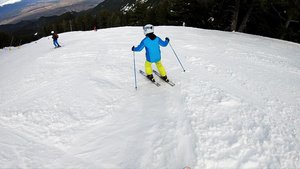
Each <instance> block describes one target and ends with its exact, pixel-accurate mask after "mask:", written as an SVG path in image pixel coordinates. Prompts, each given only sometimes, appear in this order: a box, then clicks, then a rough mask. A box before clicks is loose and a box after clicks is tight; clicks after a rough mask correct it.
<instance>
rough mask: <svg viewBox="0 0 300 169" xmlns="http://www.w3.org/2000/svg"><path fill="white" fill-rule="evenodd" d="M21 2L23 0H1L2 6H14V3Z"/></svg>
mask: <svg viewBox="0 0 300 169" xmlns="http://www.w3.org/2000/svg"><path fill="white" fill-rule="evenodd" d="M20 1H22V0H0V6H4V5H8V4H14V3H16V2H20Z"/></svg>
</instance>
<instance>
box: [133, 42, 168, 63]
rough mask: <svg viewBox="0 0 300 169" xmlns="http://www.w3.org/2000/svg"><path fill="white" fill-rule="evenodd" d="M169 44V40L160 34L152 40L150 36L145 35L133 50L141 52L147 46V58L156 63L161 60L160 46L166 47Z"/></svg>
mask: <svg viewBox="0 0 300 169" xmlns="http://www.w3.org/2000/svg"><path fill="white" fill-rule="evenodd" d="M168 44H169V41H168V40H166V41H163V40H161V39H160V38H159V37H158V36H156V37H155V39H153V40H151V39H150V37H148V36H147V37H145V38H144V39H143V40H142V41H141V43H140V44H139V46H137V47H135V48H133V51H136V52H139V51H141V50H143V49H144V47H146V60H147V61H148V62H151V63H155V62H158V61H160V60H161V55H160V47H159V46H162V47H165V46H167V45H168Z"/></svg>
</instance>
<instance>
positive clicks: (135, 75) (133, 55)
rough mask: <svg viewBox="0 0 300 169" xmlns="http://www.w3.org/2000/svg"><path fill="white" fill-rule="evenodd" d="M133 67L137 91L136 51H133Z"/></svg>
mask: <svg viewBox="0 0 300 169" xmlns="http://www.w3.org/2000/svg"><path fill="white" fill-rule="evenodd" d="M133 67H134V81H135V90H137V83H136V69H135V53H134V51H133Z"/></svg>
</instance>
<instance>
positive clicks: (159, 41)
mask: <svg viewBox="0 0 300 169" xmlns="http://www.w3.org/2000/svg"><path fill="white" fill-rule="evenodd" d="M158 39H159V40H158V44H159V45H160V46H162V47H166V46H167V45H168V44H169V41H167V40H166V41H163V40H161V39H160V38H159V37H158Z"/></svg>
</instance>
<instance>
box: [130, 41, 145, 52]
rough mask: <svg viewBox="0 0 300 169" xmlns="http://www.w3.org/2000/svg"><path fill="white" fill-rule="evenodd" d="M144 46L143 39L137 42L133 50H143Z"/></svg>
mask: <svg viewBox="0 0 300 169" xmlns="http://www.w3.org/2000/svg"><path fill="white" fill-rule="evenodd" d="M144 47H145V44H144V41H142V42H141V43H140V44H139V46H137V47H135V48H133V51H135V52H139V51H141V50H143V49H144Z"/></svg>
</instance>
